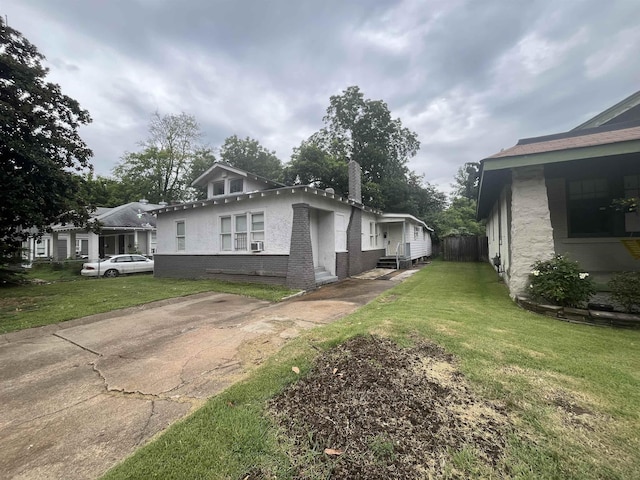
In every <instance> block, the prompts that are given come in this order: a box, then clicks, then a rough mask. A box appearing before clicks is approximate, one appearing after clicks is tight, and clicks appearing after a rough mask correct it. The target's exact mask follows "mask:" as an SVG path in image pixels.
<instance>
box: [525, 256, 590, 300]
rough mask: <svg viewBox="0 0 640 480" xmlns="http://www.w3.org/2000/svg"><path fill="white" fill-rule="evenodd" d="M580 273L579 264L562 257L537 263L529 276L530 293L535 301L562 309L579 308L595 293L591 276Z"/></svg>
mask: <svg viewBox="0 0 640 480" xmlns="http://www.w3.org/2000/svg"><path fill="white" fill-rule="evenodd" d="M580 270H581V269H580V266H579V265H578V262H574V261H571V260H569V259H568V258H566V257H564V256H562V255H554V256H553V257H552V258H551V259H550V260H546V261H541V260H538V261H537V262H536V263H534V264H533V270H531V274H530V275H529V282H530V286H529V293H530V294H531V296H532V297H533V298H534V299H538V300H546V301H547V302H551V303H554V304H556V305H560V306H563V307H578V306H580V305H582V304H583V303H585V302H586V301H587V300H589V298H590V297H591V296H592V295H593V294H594V293H596V289H595V285H594V283H593V280H591V278H589V274H588V273H584V272H581V271H580Z"/></svg>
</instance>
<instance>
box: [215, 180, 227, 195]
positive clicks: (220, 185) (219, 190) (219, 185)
mask: <svg viewBox="0 0 640 480" xmlns="http://www.w3.org/2000/svg"><path fill="white" fill-rule="evenodd" d="M213 194H214V195H224V180H223V181H221V182H213Z"/></svg>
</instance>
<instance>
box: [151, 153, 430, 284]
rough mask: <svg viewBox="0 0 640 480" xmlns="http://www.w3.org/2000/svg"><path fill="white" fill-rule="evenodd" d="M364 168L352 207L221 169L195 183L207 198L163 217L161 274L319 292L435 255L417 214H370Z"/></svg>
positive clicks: (354, 179) (352, 172) (356, 171)
mask: <svg viewBox="0 0 640 480" xmlns="http://www.w3.org/2000/svg"><path fill="white" fill-rule="evenodd" d="M360 177H361V171H360V166H359V165H358V164H357V163H355V162H352V163H351V164H350V165H349V185H350V195H349V198H342V197H340V196H339V195H336V194H335V193H334V192H333V191H332V190H331V189H327V190H319V189H316V188H313V187H308V186H285V185H282V184H279V183H277V182H273V181H271V180H268V179H265V178H262V177H259V176H257V175H254V174H251V173H248V172H246V171H244V170H240V169H237V168H234V167H231V166H229V165H227V164H224V163H216V164H214V165H213V167H211V168H210V169H209V170H208V171H207V172H205V173H204V174H203V175H202V176H200V177H199V178H198V179H196V180H195V181H194V182H193V185H194V186H201V187H206V188H207V191H208V198H207V199H206V200H201V201H197V202H190V203H185V204H179V205H171V206H166V207H162V208H159V209H157V210H155V211H154V213H156V214H157V217H158V219H157V227H158V244H157V252H156V255H155V257H154V260H155V275H156V276H159V277H182V278H220V279H233V280H243V281H253V282H261V283H275V284H286V285H289V286H290V287H293V288H301V289H305V290H308V289H312V288H315V287H316V286H317V285H318V284H321V283H326V282H328V281H335V280H338V279H343V278H346V277H349V276H351V275H356V274H358V273H361V272H363V271H365V270H368V269H371V268H374V267H375V266H376V264H377V263H378V261H379V259H380V258H381V257H385V256H392V257H393V259H394V260H395V259H397V261H398V262H399V263H401V264H402V265H403V266H405V267H406V266H408V265H410V264H411V263H412V262H413V261H415V260H417V259H419V258H423V257H428V256H430V255H431V235H430V231H431V229H430V228H429V227H427V225H426V224H425V223H424V222H422V221H421V220H418V219H417V218H415V217H413V216H411V215H403V214H398V215H396V214H384V213H382V212H379V211H376V210H373V209H371V208H368V207H365V206H364V205H362V201H361V194H360V189H361V178H360Z"/></svg>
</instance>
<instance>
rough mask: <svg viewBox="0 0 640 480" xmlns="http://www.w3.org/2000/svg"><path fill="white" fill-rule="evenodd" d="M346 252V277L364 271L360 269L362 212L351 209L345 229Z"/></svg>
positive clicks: (355, 208) (354, 208)
mask: <svg viewBox="0 0 640 480" xmlns="http://www.w3.org/2000/svg"><path fill="white" fill-rule="evenodd" d="M347 250H348V251H349V267H348V268H349V270H348V276H352V275H357V274H358V273H361V272H362V271H364V269H363V268H362V210H361V209H360V208H358V207H351V218H350V219H349V227H348V229H347Z"/></svg>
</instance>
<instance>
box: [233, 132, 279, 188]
mask: <svg viewBox="0 0 640 480" xmlns="http://www.w3.org/2000/svg"><path fill="white" fill-rule="evenodd" d="M220 159H221V160H222V161H223V162H225V163H228V164H229V165H231V166H232V167H236V168H240V169H242V170H245V171H247V172H251V173H255V174H256V175H259V176H261V177H264V178H268V179H269V180H275V181H280V180H282V177H283V174H284V170H283V167H282V162H280V160H279V159H278V157H276V153H275V152H270V151H269V150H267V149H266V148H264V147H263V146H262V145H260V142H258V141H257V140H254V139H253V138H249V137H247V138H245V139H240V138H238V136H237V135H232V136H230V137H227V138H226V139H225V141H224V145H222V147H221V148H220Z"/></svg>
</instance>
